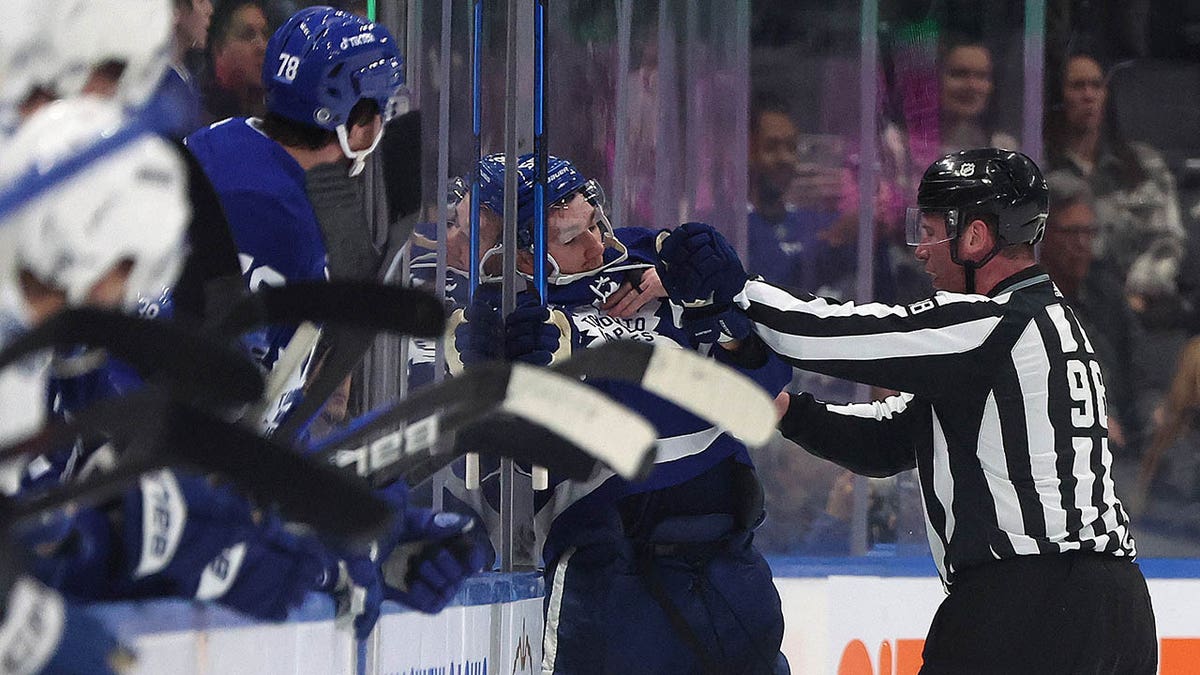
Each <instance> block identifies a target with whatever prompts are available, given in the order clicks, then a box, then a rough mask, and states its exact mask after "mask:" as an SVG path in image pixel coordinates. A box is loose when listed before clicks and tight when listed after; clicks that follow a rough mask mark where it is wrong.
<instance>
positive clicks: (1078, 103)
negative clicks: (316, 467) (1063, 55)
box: [1063, 56, 1108, 131]
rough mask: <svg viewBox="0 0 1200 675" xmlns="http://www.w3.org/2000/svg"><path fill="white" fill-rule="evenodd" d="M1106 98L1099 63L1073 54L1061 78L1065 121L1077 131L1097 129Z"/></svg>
mask: <svg viewBox="0 0 1200 675" xmlns="http://www.w3.org/2000/svg"><path fill="white" fill-rule="evenodd" d="M1107 98H1108V90H1107V89H1105V86H1104V71H1103V70H1102V69H1101V68H1100V64H1099V63H1097V62H1096V60H1095V59H1093V58H1091V57H1090V56H1075V57H1072V58H1071V60H1070V61H1068V62H1067V72H1066V75H1065V77H1064V78H1063V115H1064V116H1065V117H1066V119H1067V124H1068V125H1070V126H1071V128H1073V129H1077V130H1079V131H1096V130H1098V129H1099V128H1100V123H1101V122H1102V121H1103V119H1104V103H1105V100H1106V99H1107Z"/></svg>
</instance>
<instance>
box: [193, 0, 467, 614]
mask: <svg viewBox="0 0 1200 675" xmlns="http://www.w3.org/2000/svg"><path fill="white" fill-rule="evenodd" d="M263 81H264V83H265V85H266V92H267V110H268V112H267V114H266V116H265V117H264V118H262V119H258V118H233V119H228V120H224V121H222V122H218V123H216V124H214V125H212V126H210V127H208V128H207V129H203V130H200V131H197V132H196V133H194V134H192V135H191V136H189V137H188V138H187V145H188V148H189V149H190V150H191V151H192V152H193V154H195V156H196V158H197V160H198V161H199V162H200V164H201V166H202V167H203V168H204V170H205V172H206V173H207V174H208V176H209V178H210V179H211V180H212V183H213V185H214V187H215V188H216V191H217V194H218V196H219V197H220V199H221V202H222V205H223V206H224V208H225V212H226V215H227V217H228V219H229V224H230V229H231V230H232V233H233V237H234V240H235V241H236V243H237V245H238V249H239V252H240V258H241V261H242V267H243V272H244V276H245V279H246V282H247V284H248V285H249V287H250V289H251V290H254V289H256V288H258V287H259V286H261V285H262V284H269V285H277V284H283V283H287V282H289V281H305V280H314V279H324V278H326V277H327V276H328V270H327V251H326V243H325V240H324V235H323V233H322V230H321V228H320V225H319V223H318V222H317V219H316V214H315V212H314V209H313V206H312V204H311V202H310V201H309V199H308V196H307V193H306V182H305V178H306V171H308V170H310V169H313V168H314V167H318V166H321V165H326V164H331V163H337V164H345V165H347V166H346V170H347V171H348V172H349V174H350V176H357V175H358V174H359V173H360V172H361V171H362V169H363V166H364V162H365V161H366V159H367V157H368V156H369V155H370V154H371V152H372V151H374V149H375V147H376V146H377V145H378V143H379V140H380V138H381V136H382V134H383V128H384V123H385V122H386V121H387V119H388V117H389V116H390V113H391V110H392V107H393V106H392V101H393V97H394V96H395V95H396V94H397V92H398V90H399V88H400V87H401V85H402V84H403V70H402V64H401V57H400V53H399V51H398V50H397V47H396V43H395V39H394V38H393V37H392V36H391V35H390V34H389V33H388V31H387V29H385V28H384V27H383V26H380V25H378V24H374V23H371V22H368V21H366V20H365V19H362V18H360V17H357V16H355V15H353V14H350V13H347V12H343V11H338V10H334V9H333V8H330V7H309V8H306V9H302V10H300V11H299V12H297V13H296V14H294V15H293V16H292V17H291V18H289V19H288V20H287V21H286V22H285V23H284V24H283V25H282V26H280V28H279V29H278V30H276V32H275V34H274V35H273V36H272V37H271V40H270V42H269V43H268V45H267V55H266V60H265V62H264V65H263ZM293 332H294V331H293V329H291V328H284V327H272V328H269V329H267V330H264V331H260V332H258V333H256V334H253V335H252V336H251V338H250V339H249V347H250V349H251V352H252V354H253V356H255V357H256V358H257V359H259V361H260V363H262V364H263V365H264V367H266V368H270V367H272V366H273V365H274V364H275V362H276V359H277V358H278V356H279V353H280V351H281V350H282V349H283V348H284V347H286V346H288V344H289V341H290V340H291V338H292V334H293ZM304 377H305V373H304V369H303V368H302V369H301V370H300V372H298V373H297V374H296V376H294V377H293V378H292V384H291V390H292V391H293V392H299V390H300V387H301V385H302V383H303V381H304ZM287 406H288V397H287V396H286V395H285V397H284V399H282V400H281V401H280V405H279V408H278V410H277V411H276V415H275V417H274V419H273V420H269V421H268V422H267V424H266V427H267V428H269V427H270V426H272V425H273V424H274V423H277V422H278V421H279V420H280V419H281V417H282V415H284V414H286V412H287ZM391 496H392V498H393V499H394V501H395V502H396V510H397V512H398V514H399V515H400V516H401V517H402V520H403V528H402V530H403V533H402V534H400V535H398V536H400V537H401V540H402V541H401V543H409V544H413V545H409V546H402V547H400V549H399V550H398V552H397V555H406V556H408V555H413V554H414V553H417V552H419V555H416V556H415V557H413V560H412V569H413V570H414V572H413V574H412V575H410V577H411V580H412V585H411V586H407V587H403V588H399V587H396V586H394V585H385V584H383V583H382V580H381V579H380V577H379V564H378V563H379V562H384V560H383V559H380V560H376V561H367V562H364V560H363V558H362V557H361V556H352V557H350V558H349V559H348V560H347V563H348V564H347V565H345V567H346V568H348V570H349V572H350V574H351V575H352V576H355V575H357V577H358V578H355V579H353V583H355V584H358V585H361V586H364V587H366V590H367V597H368V601H369V604H370V603H371V602H373V605H374V607H373V609H371V608H369V609H368V612H369V613H372V612H373V613H374V614H377V613H378V603H379V601H380V600H381V599H382V598H383V597H388V598H391V599H393V600H397V601H399V602H403V603H405V604H408V605H409V606H412V607H414V608H416V609H420V610H424V611H438V610H440V609H441V607H442V606H444V605H445V603H446V602H447V601H448V600H449V599H450V597H451V596H452V595H453V593H454V590H455V589H456V588H457V587H458V585H459V584H460V583H461V581H462V580H463V579H464V578H466V577H467V576H469V575H470V574H472V573H474V572H476V571H478V569H479V567H480V565H481V561H480V553H479V552H478V551H477V550H475V549H462V548H458V547H455V546H452V545H447V546H439V545H438V543H437V542H446V543H447V544H450V543H451V542H452V541H453V540H454V537H455V534H456V533H458V532H460V531H462V530H465V529H467V528H469V527H470V524H471V521H470V519H468V518H465V517H460V516H457V515H455V514H437V516H438V517H437V518H435V517H434V514H432V513H430V512H428V511H423V510H419V509H407V508H406V505H405V504H404V502H405V497H404V495H403V491H402V490H399V491H394V493H393V494H392V495H391ZM426 540H428V541H430V542H432V543H431V544H429V545H426V546H418V545H416V543H417V542H424V541H426ZM391 543H392V544H395V543H397V542H395V541H393V542H391ZM383 558H386V556H384V557H383ZM391 562H392V563H394V561H391ZM393 566H395V565H394V564H393ZM371 622H373V619H372V621H371ZM371 622H366V621H360V622H359V628H360V629H359V632H360V634H362V633H363V629H364V628H368V626H367V624H368V623H371ZM368 630H369V628H368Z"/></svg>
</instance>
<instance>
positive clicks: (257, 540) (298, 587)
mask: <svg viewBox="0 0 1200 675" xmlns="http://www.w3.org/2000/svg"><path fill="white" fill-rule="evenodd" d="M330 567H331V556H330V555H329V553H328V552H327V550H326V549H325V547H324V546H323V545H321V543H320V542H319V541H317V539H316V538H315V537H312V536H308V535H298V534H294V533H292V532H288V531H287V530H286V529H284V527H283V525H282V523H280V522H278V521H277V520H276V519H274V518H268V520H267V522H265V523H264V524H263V525H261V526H260V527H259V528H258V529H257V530H256V531H255V532H254V533H253V534H251V535H249V536H248V537H246V538H244V540H243V541H241V542H239V543H237V544H236V545H234V546H231V547H229V548H228V549H226V550H225V551H222V552H221V554H220V555H219V556H217V557H216V558H215V559H213V560H212V561H211V563H210V564H209V565H208V567H207V568H205V570H204V574H203V576H202V578H201V579H200V582H199V583H198V584H197V585H196V588H195V592H194V595H195V597H196V599H198V600H216V601H217V602H218V603H220V604H222V605H224V606H226V607H229V608H231V609H235V610H237V611H239V612H242V613H243V614H246V615H249V616H252V617H255V618H259V619H267V620H271V621H282V620H284V619H286V618H287V614H288V612H289V611H290V610H292V609H295V608H296V607H299V606H300V605H301V604H302V603H303V602H304V596H305V595H306V594H308V593H309V592H311V591H317V590H320V589H321V588H322V586H323V585H324V584H325V583H326V578H325V575H326V571H327V570H328V569H329V568H330Z"/></svg>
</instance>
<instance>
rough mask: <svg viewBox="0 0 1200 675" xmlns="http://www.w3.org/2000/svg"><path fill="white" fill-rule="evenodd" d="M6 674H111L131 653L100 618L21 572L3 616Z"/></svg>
mask: <svg viewBox="0 0 1200 675" xmlns="http://www.w3.org/2000/svg"><path fill="white" fill-rule="evenodd" d="M0 662H3V670H4V672H6V673H42V672H44V673H65V674H69V675H75V674H78V675H82V674H83V673H112V672H113V669H114V666H118V665H130V664H131V662H132V655H131V653H130V652H129V651H128V650H127V649H126V648H124V647H122V646H121V645H120V644H118V642H117V640H116V638H114V637H113V636H112V634H111V633H109V632H108V630H107V629H106V628H105V627H104V625H103V624H101V623H100V622H99V621H97V620H96V619H94V618H92V617H91V616H88V615H87V614H86V613H85V612H84V611H83V610H82V609H80V608H79V607H77V606H75V605H73V604H71V603H69V602H66V601H64V600H63V598H62V597H61V596H60V595H59V594H58V593H56V592H54V591H53V590H51V589H49V588H47V587H45V586H43V585H42V584H40V583H38V582H37V581H35V580H34V579H33V578H31V577H28V576H20V577H17V579H16V582H15V583H14V584H13V585H12V587H11V588H10V589H9V591H8V597H7V598H5V603H4V616H3V620H2V621H0Z"/></svg>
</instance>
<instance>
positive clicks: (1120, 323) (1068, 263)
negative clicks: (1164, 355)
mask: <svg viewBox="0 0 1200 675" xmlns="http://www.w3.org/2000/svg"><path fill="white" fill-rule="evenodd" d="M1046 183H1047V185H1048V186H1049V188H1050V216H1049V218H1047V220H1046V234H1045V236H1044V238H1043V240H1042V249H1041V258H1040V262H1041V264H1042V266H1043V267H1045V268H1046V271H1047V272H1048V273H1049V274H1050V278H1051V279H1053V280H1054V284H1055V285H1056V286H1057V287H1058V289H1059V290H1060V291H1061V292H1062V294H1063V297H1065V298H1066V299H1067V302H1068V304H1069V305H1070V306H1071V309H1072V310H1073V311H1074V312H1075V316H1076V317H1077V318H1078V319H1079V322H1080V324H1081V325H1082V326H1083V329H1084V331H1086V332H1087V334H1088V338H1089V339H1090V340H1091V343H1092V345H1093V346H1094V347H1095V350H1096V356H1097V358H1098V360H1099V361H1100V365H1101V367H1102V368H1103V370H1104V379H1105V382H1104V385H1105V392H1106V394H1107V398H1108V435H1109V441H1110V443H1112V444H1114V445H1116V446H1125V445H1128V444H1134V443H1136V441H1137V439H1138V438H1139V434H1138V430H1139V429H1140V428H1142V426H1143V424H1142V422H1143V419H1142V417H1141V415H1142V414H1144V413H1145V410H1144V409H1142V408H1140V407H1139V406H1138V403H1137V401H1138V397H1137V392H1138V389H1136V388H1135V377H1134V375H1135V374H1134V363H1135V361H1136V360H1137V359H1136V354H1137V352H1138V351H1139V350H1140V348H1141V347H1142V346H1143V342H1144V339H1145V338H1144V335H1143V334H1142V330H1141V327H1140V324H1139V323H1138V321H1137V318H1136V317H1135V316H1134V314H1133V312H1132V310H1131V309H1130V308H1129V305H1128V304H1127V303H1126V302H1125V296H1124V292H1123V290H1122V282H1121V278H1120V275H1119V274H1118V273H1117V271H1116V270H1115V269H1113V268H1112V266H1111V265H1106V264H1104V263H1102V262H1099V261H1096V260H1095V255H1094V253H1093V248H1092V247H1093V242H1094V241H1095V238H1096V233H1097V231H1098V230H1099V226H1098V225H1097V224H1096V208H1095V198H1094V197H1093V196H1092V191H1091V188H1090V187H1089V186H1088V184H1087V181H1085V180H1084V179H1083V178H1080V177H1079V176H1076V175H1075V174H1074V173H1072V172H1070V171H1064V170H1061V169H1060V170H1058V171H1053V172H1051V173H1050V174H1049V175H1047V176H1046Z"/></svg>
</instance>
